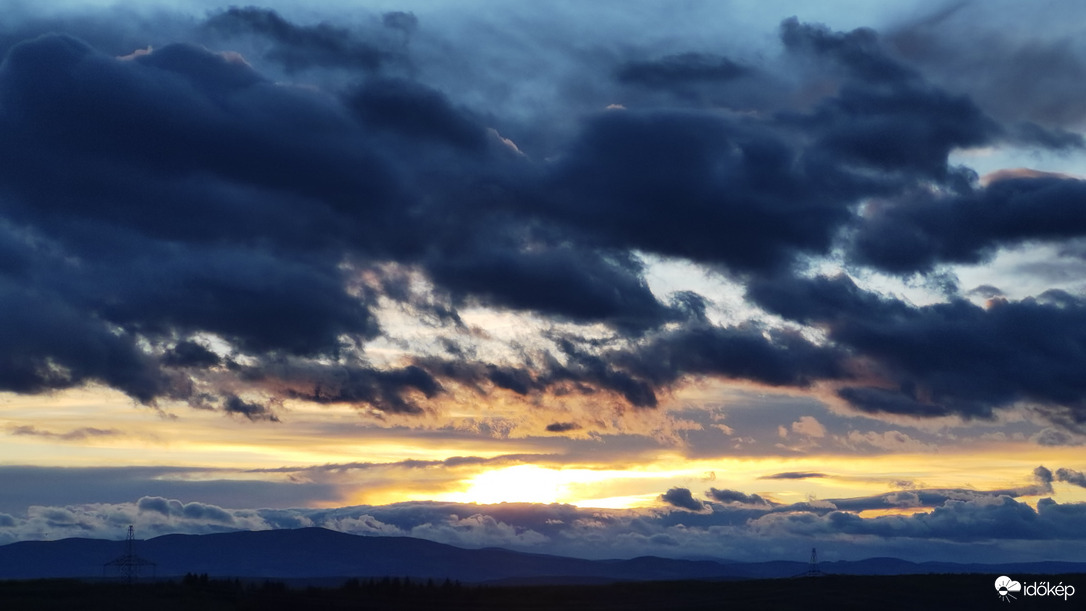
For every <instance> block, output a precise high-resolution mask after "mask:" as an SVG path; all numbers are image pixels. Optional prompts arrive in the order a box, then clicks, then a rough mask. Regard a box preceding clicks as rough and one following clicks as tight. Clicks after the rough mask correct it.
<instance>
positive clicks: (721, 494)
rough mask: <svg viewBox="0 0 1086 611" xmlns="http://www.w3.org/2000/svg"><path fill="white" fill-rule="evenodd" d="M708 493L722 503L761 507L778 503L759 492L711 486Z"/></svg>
mask: <svg viewBox="0 0 1086 611" xmlns="http://www.w3.org/2000/svg"><path fill="white" fill-rule="evenodd" d="M706 494H708V495H709V498H711V499H713V500H714V501H717V502H720V503H738V504H740V505H754V506H759V507H770V506H772V505H776V503H774V502H772V501H770V500H767V499H765V498H762V497H761V496H758V495H757V494H744V493H742V492H739V491H738V490H719V489H717V488H710V489H709V490H708V492H706Z"/></svg>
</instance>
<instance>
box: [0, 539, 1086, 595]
mask: <svg viewBox="0 0 1086 611" xmlns="http://www.w3.org/2000/svg"><path fill="white" fill-rule="evenodd" d="M126 545H127V544H126V542H122V541H104V540H96V539H64V540H60V541H24V542H19V543H11V544H8V545H4V546H0V579H39V578H101V577H103V576H104V575H103V563H105V562H107V561H110V560H111V559H113V558H116V557H117V556H118V555H120V554H122V553H131V554H138V555H139V556H140V557H141V558H146V559H148V560H149V561H153V562H154V563H155V564H156V565H157V566H156V570H157V575H158V576H159V577H163V578H169V577H181V576H183V575H185V574H188V573H192V574H207V575H210V576H211V577H212V578H227V577H229V578H233V577H241V578H255V579H279V580H298V579H304V580H308V581H307V582H306V583H314V584H317V585H332V586H338V585H339V584H340V583H342V582H343V581H344V580H346V579H348V578H351V577H356V578H369V577H384V576H386V575H387V576H397V577H410V578H412V579H416V580H426V579H435V580H438V581H443V580H445V579H451V580H454V581H461V582H464V583H490V584H503V585H542V584H582V585H583V584H605V583H612V582H615V581H678V580H692V579H759V578H780V577H792V576H795V575H799V574H802V573H805V572H807V571H808V570H809V568H810V565H809V564H808V563H807V562H803V561H799V560H802V559H803V557H802V556H801V558H800V559H797V561H795V562H791V561H774V562H757V563H740V562H729V561H724V560H720V561H712V560H679V559H671V558H658V557H653V556H645V557H641V558H633V559H627V560H584V559H580V558H565V557H561V556H552V555H546V554H528V553H523V552H515V551H511V550H506V549H498V548H487V549H462V548H458V547H454V546H451V545H443V544H441V543H435V542H433V541H427V540H424V539H414V538H408V537H366V536H358V535H349V534H345V533H340V532H335V531H330V530H325V529H321V528H303V529H297V530H271V531H259V532H250V531H242V532H230V533H221V534H213V535H166V536H162V537H156V538H154V539H150V540H148V541H136V542H135V543H134V550H135V551H134V552H127V551H126ZM797 551H799V552H800V553H803V552H805V551H806V550H797ZM817 568H818V569H819V570H820V571H821V572H823V573H828V574H836V575H843V574H850V575H906V574H928V573H976V574H987V575H991V576H992V579H993V580H994V579H995V577H998V576H999V575H1012V576H1015V575H1024V574H1039V575H1057V574H1068V573H1086V563H1068V562H1036V563H1018V564H1000V565H983V564H954V563H934V562H925V563H914V562H907V561H904V560H900V559H896V558H870V559H866V560H862V561H855V562H820V563H819V564H818V567H817ZM145 576H146V575H145ZM1083 587H1084V588H1086V583H1083ZM1083 595H1084V596H1086V589H1084V592H1083Z"/></svg>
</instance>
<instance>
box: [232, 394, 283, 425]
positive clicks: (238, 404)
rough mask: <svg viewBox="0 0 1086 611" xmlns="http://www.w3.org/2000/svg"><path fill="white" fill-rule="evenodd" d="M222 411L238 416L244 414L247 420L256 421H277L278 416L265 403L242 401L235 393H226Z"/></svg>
mask: <svg viewBox="0 0 1086 611" xmlns="http://www.w3.org/2000/svg"><path fill="white" fill-rule="evenodd" d="M222 408H223V411H225V412H226V413H228V414H237V415H239V416H245V417H246V418H248V419H249V420H251V421H253V422H256V421H257V420H268V421H270V422H279V417H278V416H276V415H275V412H273V411H272V410H271V409H270V408H268V407H267V406H266V405H261V404H259V403H253V402H249V401H243V400H242V399H241V398H240V397H238V396H237V395H226V396H225V400H224V401H223V406H222Z"/></svg>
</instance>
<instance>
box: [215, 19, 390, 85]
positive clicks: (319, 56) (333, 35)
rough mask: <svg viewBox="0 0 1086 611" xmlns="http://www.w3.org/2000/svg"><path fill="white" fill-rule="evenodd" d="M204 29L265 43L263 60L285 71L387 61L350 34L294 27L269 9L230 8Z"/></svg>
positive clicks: (373, 66) (368, 66) (325, 26)
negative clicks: (248, 36)
mask: <svg viewBox="0 0 1086 611" xmlns="http://www.w3.org/2000/svg"><path fill="white" fill-rule="evenodd" d="M392 21H393V23H394V24H397V23H401V22H403V21H404V20H403V19H400V20H399V21H397V20H396V19H393V20H392ZM204 27H206V28H208V29H210V30H212V31H214V32H215V33H217V34H219V35H222V36H224V37H226V38H227V39H232V38H235V37H237V36H238V35H239V34H250V35H255V36H259V37H261V38H264V39H266V40H267V41H269V42H271V43H272V47H271V49H269V50H268V51H267V52H266V53H265V57H266V58H268V59H270V60H273V61H276V62H280V63H282V64H283V65H284V66H285V67H286V68H287V70H299V69H303V68H309V67H313V66H321V67H328V66H331V67H339V68H356V69H362V70H367V71H373V70H377V69H378V68H380V67H381V65H382V64H383V63H385V62H386V61H387V60H388V59H389V53H388V52H387V51H385V50H382V49H381V48H379V47H377V46H374V45H373V44H371V43H369V42H367V41H363V40H360V39H359V37H358V36H357V35H356V34H355V33H354V32H352V31H351V30H348V29H346V28H340V27H336V26H334V25H332V24H329V23H320V24H317V25H310V26H301V25H296V24H294V23H291V22H290V21H288V20H286V19H284V18H283V17H282V16H281V15H280V14H279V13H277V12H275V11H273V10H271V9H265V8H258V7H253V6H248V7H242V8H239V7H232V8H229V9H227V10H225V11H223V12H221V13H218V14H216V15H212V16H211V17H210V18H209V19H208V20H207V21H206V22H205V23H204ZM401 28H402V26H401Z"/></svg>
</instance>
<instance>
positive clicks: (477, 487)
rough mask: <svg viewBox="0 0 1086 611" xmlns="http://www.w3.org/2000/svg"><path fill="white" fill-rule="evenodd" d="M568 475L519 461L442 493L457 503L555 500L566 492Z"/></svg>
mask: <svg viewBox="0 0 1086 611" xmlns="http://www.w3.org/2000/svg"><path fill="white" fill-rule="evenodd" d="M567 483H568V479H567V478H566V477H565V476H563V474H562V472H561V471H559V470H556V469H547V468H544V467H537V466H536V465H516V466H512V467H505V468H502V469H493V470H490V471H484V472H483V473H480V474H478V475H476V476H475V477H473V478H471V479H470V480H468V488H467V490H463V491H460V492H451V493H448V494H445V495H443V496H442V497H441V500H444V501H453V502H457V503H478V504H480V505H486V504H491V503H556V502H558V501H559V500H560V499H561V498H563V497H564V496H566V492H567V490H566V488H567Z"/></svg>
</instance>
